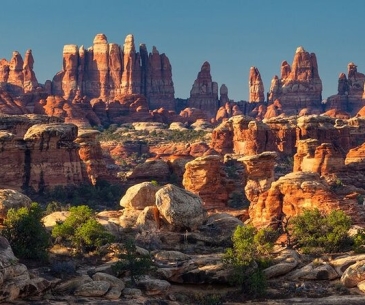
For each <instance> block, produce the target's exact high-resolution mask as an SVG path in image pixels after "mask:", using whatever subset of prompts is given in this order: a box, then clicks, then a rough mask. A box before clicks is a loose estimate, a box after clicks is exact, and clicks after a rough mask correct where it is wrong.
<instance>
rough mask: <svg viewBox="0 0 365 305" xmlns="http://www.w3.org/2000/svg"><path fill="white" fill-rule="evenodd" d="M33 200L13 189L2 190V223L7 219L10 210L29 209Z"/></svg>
mask: <svg viewBox="0 0 365 305" xmlns="http://www.w3.org/2000/svg"><path fill="white" fill-rule="evenodd" d="M31 203H32V200H31V199H30V198H29V197H28V196H25V195H23V194H22V193H20V192H18V191H15V190H11V189H0V222H1V221H3V220H4V219H5V218H6V214H7V213H8V211H9V210H10V209H12V208H13V209H18V208H21V207H29V206H30V204H31Z"/></svg>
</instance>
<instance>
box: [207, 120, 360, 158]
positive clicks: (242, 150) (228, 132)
mask: <svg viewBox="0 0 365 305" xmlns="http://www.w3.org/2000/svg"><path fill="white" fill-rule="evenodd" d="M306 139H316V140H318V145H321V144H322V143H331V144H332V145H333V147H334V149H336V151H339V152H340V153H341V154H342V156H344V155H345V154H346V153H347V152H348V151H349V150H350V149H351V148H354V147H356V146H358V143H362V142H364V141H365V119H364V118H361V117H353V118H350V119H348V120H342V119H337V118H332V117H329V116H320V115H307V116H302V117H295V116H292V117H274V118H271V119H266V120H264V121H257V120H255V119H254V118H252V117H249V116H243V115H237V116H234V117H232V118H230V119H229V120H227V121H223V122H222V123H221V124H220V125H219V126H217V127H216V128H215V129H214V130H213V132H212V140H211V143H210V146H211V148H212V149H214V150H215V151H217V152H219V153H220V154H227V153H235V154H242V155H256V154H260V153H262V152H264V151H275V152H277V153H279V154H280V155H284V156H293V155H294V154H295V153H296V151H297V147H298V142H297V141H299V140H306ZM299 148H300V147H298V150H300V149H299ZM298 153H299V151H298Z"/></svg>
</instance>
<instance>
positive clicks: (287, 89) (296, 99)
mask: <svg viewBox="0 0 365 305" xmlns="http://www.w3.org/2000/svg"><path fill="white" fill-rule="evenodd" d="M276 99H279V100H280V103H281V105H282V107H283V111H284V113H285V114H287V115H290V114H298V113H299V112H300V110H301V109H302V108H308V107H313V108H318V109H320V108H321V101H322V81H321V79H320V77H319V74H318V65H317V59H316V55H315V54H314V53H311V54H309V53H308V52H306V51H305V50H304V49H303V48H302V47H298V48H297V50H296V52H295V56H294V60H293V64H292V66H291V67H290V66H289V64H288V63H287V62H286V61H284V62H283V63H282V65H281V78H280V79H279V78H278V77H277V76H275V77H274V78H273V80H272V82H271V87H270V92H269V101H271V102H273V101H275V100H276Z"/></svg>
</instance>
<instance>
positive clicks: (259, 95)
mask: <svg viewBox="0 0 365 305" xmlns="http://www.w3.org/2000/svg"><path fill="white" fill-rule="evenodd" d="M248 85H249V92H250V95H249V98H248V101H249V102H250V103H254V102H263V101H264V100H265V90H264V84H263V82H262V79H261V74H260V71H259V70H258V69H257V68H256V67H251V68H250V76H249V81H248Z"/></svg>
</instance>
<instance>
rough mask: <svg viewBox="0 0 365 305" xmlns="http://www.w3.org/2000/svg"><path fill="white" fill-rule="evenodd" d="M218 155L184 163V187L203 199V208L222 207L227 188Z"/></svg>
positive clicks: (224, 203) (226, 197)
mask: <svg viewBox="0 0 365 305" xmlns="http://www.w3.org/2000/svg"><path fill="white" fill-rule="evenodd" d="M225 176H226V174H225V172H224V170H223V164H222V163H221V157H220V156H214V155H212V156H205V157H199V158H196V159H195V160H193V161H190V162H188V163H186V165H185V173H184V176H183V185H184V188H185V189H186V190H188V191H190V192H192V193H194V194H196V195H198V196H199V197H200V198H201V199H202V200H203V205H204V208H206V209H213V208H223V207H225V206H226V204H227V200H228V195H229V190H228V188H227V179H225Z"/></svg>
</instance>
